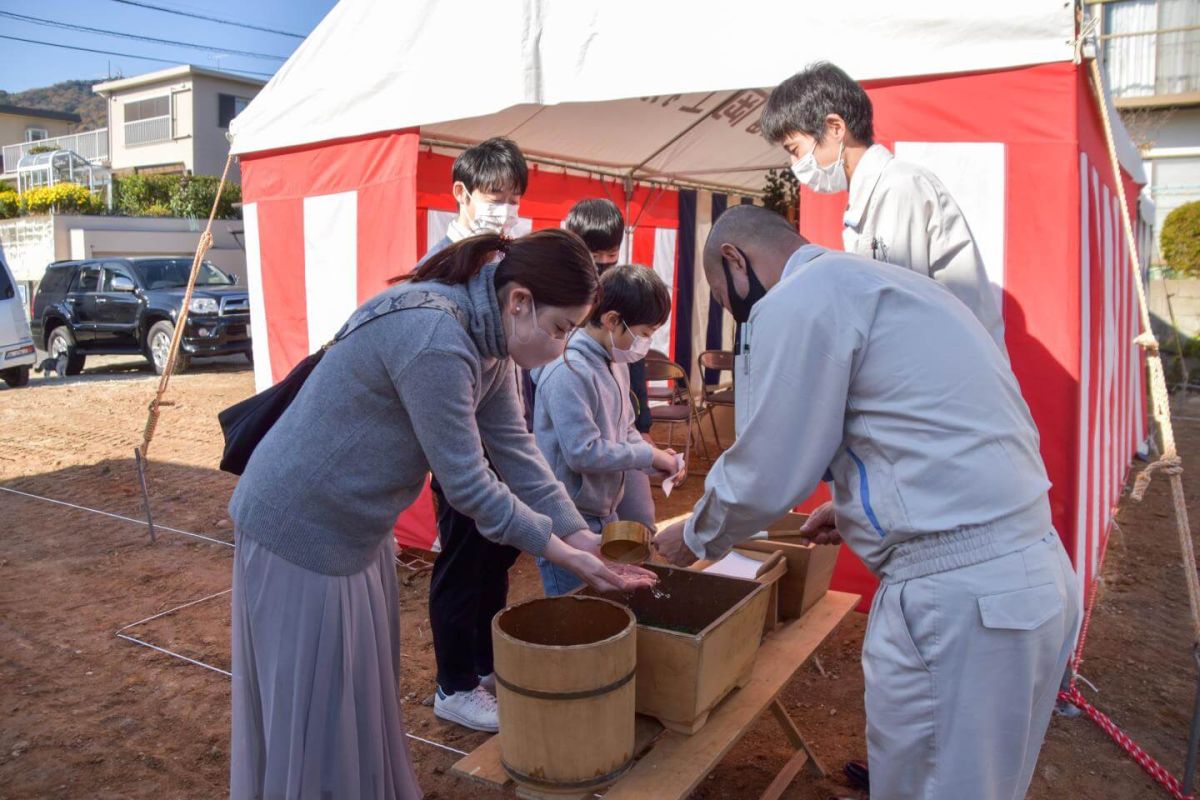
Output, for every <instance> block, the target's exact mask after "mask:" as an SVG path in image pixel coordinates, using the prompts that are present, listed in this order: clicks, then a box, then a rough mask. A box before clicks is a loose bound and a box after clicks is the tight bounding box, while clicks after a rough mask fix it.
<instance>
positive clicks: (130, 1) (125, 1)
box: [113, 0, 304, 39]
mask: <svg viewBox="0 0 1200 800" xmlns="http://www.w3.org/2000/svg"><path fill="white" fill-rule="evenodd" d="M113 2H114V3H121V4H122V5H126V6H137V7H138V8H149V9H151V10H153V11H162V12H163V13H164V14H178V15H179V16H181V17H191V18H192V19H202V20H205V21H206V22H216V23H219V24H221V25H232V26H234V27H235V28H249V29H250V30H252V31H262V32H264V33H277V34H279V35H280V36H290V37H292V38H293V39H303V38H304V35H303V34H299V33H289V32H288V31H281V30H277V29H275V28H264V27H262V26H260V25H251V24H250V23H248V22H234V21H233V20H229V19H221V18H219V17H207V16H205V15H204V14H196V13H193V12H191V11H179V10H178V9H174V8H165V7H163V6H156V5H153V4H151V3H140V2H137V0H113Z"/></svg>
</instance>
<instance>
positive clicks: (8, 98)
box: [0, 81, 108, 131]
mask: <svg viewBox="0 0 1200 800" xmlns="http://www.w3.org/2000/svg"><path fill="white" fill-rule="evenodd" d="M96 83H99V81H63V82H62V83H56V84H54V85H53V86H47V87H45V88H43V89H27V90H26V91H24V92H6V91H4V90H3V89H0V103H8V104H10V105H14V106H28V107H30V108H45V109H49V110H50V111H67V112H70V113H72V114H78V115H79V116H80V117H82V119H83V121H82V122H80V123H79V124H78V125H76V126H75V130H80V131H90V130H93V129H95V128H103V127H105V126H106V125H108V106H107V103H106V101H105V100H104V98H103V97H101V96H100V95H98V94H95V93H93V92H92V86H93V85H94V84H96Z"/></svg>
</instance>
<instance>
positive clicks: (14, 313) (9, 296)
mask: <svg viewBox="0 0 1200 800" xmlns="http://www.w3.org/2000/svg"><path fill="white" fill-rule="evenodd" d="M36 361H37V351H36V350H34V347H33V334H31V333H30V332H29V317H28V316H27V315H26V314H25V304H24V303H22V302H21V293H20V292H18V291H17V282H16V281H14V280H13V276H12V271H11V270H9V268H8V264H6V263H5V262H4V257H3V256H0V378H3V379H4V382H5V383H7V384H8V385H9V386H11V387H13V388H16V387H18V386H24V385H25V384H27V383H29V368H30V367H31V366H33V364H34V363H35V362H36Z"/></svg>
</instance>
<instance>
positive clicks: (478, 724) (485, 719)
mask: <svg viewBox="0 0 1200 800" xmlns="http://www.w3.org/2000/svg"><path fill="white" fill-rule="evenodd" d="M433 713H434V715H435V716H437V717H438V718H440V719H444V720H446V721H447V722H453V723H455V724H457V725H462V726H464V727H466V728H471V729H472V730H476V731H484V732H485V733H496V732H497V731H498V730H500V711H499V708H498V707H497V706H496V698H495V697H493V696H492V695H491V694H490V693H489V692H488V690H487V689H484V688H483V687H482V686H476V687H475V688H474V690H472V691H470V692H454V693H453V694H446V693H445V692H443V691H442V687H440V686H439V687H438V690H437V694H436V695H435V696H434V699H433Z"/></svg>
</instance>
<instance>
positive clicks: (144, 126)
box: [125, 115, 171, 147]
mask: <svg viewBox="0 0 1200 800" xmlns="http://www.w3.org/2000/svg"><path fill="white" fill-rule="evenodd" d="M169 141H171V117H170V115H167V116H163V117H150V118H149V119H139V120H138V121H137V122H126V123H125V146H126V147H131V146H133V145H139V144H154V143H155V142H169Z"/></svg>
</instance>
